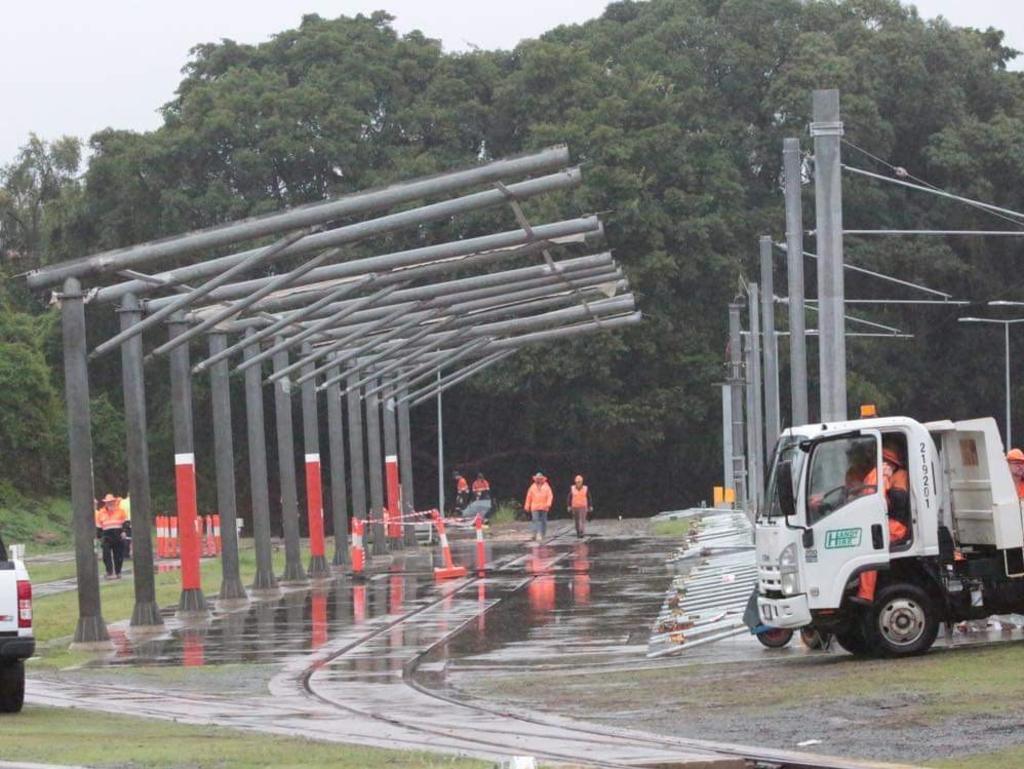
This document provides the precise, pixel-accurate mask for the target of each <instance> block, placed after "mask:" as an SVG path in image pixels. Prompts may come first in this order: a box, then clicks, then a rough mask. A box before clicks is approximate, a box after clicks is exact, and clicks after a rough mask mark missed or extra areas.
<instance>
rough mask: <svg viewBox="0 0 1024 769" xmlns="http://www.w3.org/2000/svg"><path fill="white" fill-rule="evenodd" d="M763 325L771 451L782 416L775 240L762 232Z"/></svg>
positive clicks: (767, 433)
mask: <svg viewBox="0 0 1024 769" xmlns="http://www.w3.org/2000/svg"><path fill="white" fill-rule="evenodd" d="M759 245H760V249H761V326H762V339H763V340H764V344H763V347H764V406H765V419H764V429H765V447H766V448H767V449H768V451H769V452H770V451H771V450H772V449H773V448H774V447H775V441H776V440H778V437H779V433H781V432H782V429H781V426H780V422H781V419H780V416H779V343H778V339H777V337H776V336H775V275H774V270H773V269H772V239H771V238H770V237H769V236H767V235H762V236H761V240H760V243H759Z"/></svg>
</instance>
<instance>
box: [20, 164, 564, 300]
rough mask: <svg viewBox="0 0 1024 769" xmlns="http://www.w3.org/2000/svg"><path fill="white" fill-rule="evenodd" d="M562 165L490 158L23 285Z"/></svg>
mask: <svg viewBox="0 0 1024 769" xmlns="http://www.w3.org/2000/svg"><path fill="white" fill-rule="evenodd" d="M568 162H569V150H568V148H566V147H565V146H557V147H550V148H547V149H544V150H541V151H540V152H536V153H532V154H529V155H523V156H520V157H516V158H508V159H503V160H496V161H493V162H491V163H487V164H484V165H482V166H476V167H472V168H467V169H462V170H458V171H451V172H448V173H444V174H438V175H436V176H432V177H428V178H425V179H417V180H413V181H410V182H401V183H398V184H394V185H391V186H389V187H384V188H381V189H376V190H369V191H366V192H359V193H355V194H352V195H347V196H345V197H342V198H336V199H334V200H329V201H325V202H323V203H313V204H310V205H307V206H302V207H299V208H293V209H290V210H286V211H282V212H280V213H275V214H268V215H266V216H262V217H254V218H250V219H242V220H239V221H236V222H231V223H229V224H224V225H218V226H215V227H210V228H207V229H205V230H199V231H197V232H191V233H188V234H186V235H181V236H178V237H174V238H167V239H165V240H158V241H151V242H149V243H143V244H140V245H137V246H131V247H129V248H122V249H117V250H115V251H106V252H103V253H100V254H94V255H92V256H88V257H84V258H82V259H76V260H74V261H70V262H65V263H63V264H57V265H53V266H51V267H46V268H40V269H38V270H33V271H32V272H31V273H29V275H28V285H29V286H30V287H31V288H45V287H47V286H52V285H55V284H57V283H59V282H61V281H62V280H64V279H65V278H68V277H83V276H86V275H96V274H101V273H110V272H116V271H118V270H123V269H127V268H133V267H137V266H139V265H142V264H148V263H149V262H152V261H156V260H159V259H168V258H172V257H176V256H181V255H183V254H188V253H194V252H196V251H203V250H208V249H214V248H220V247H221V246H226V245H229V244H231V243H238V242H241V241H245V240H252V239H254V238H260V237H265V236H267V235H273V234H275V233H277V232H282V231H285V230H292V229H297V228H300V227H310V226H313V225H317V224H325V223H327V222H330V221H333V220H335V219H339V218H342V217H346V216H352V215H353V214H362V213H367V212H370V211H377V210H383V209H386V208H391V207H393V206H396V205H399V204H401V203H405V202H408V201H411V200H416V199H418V198H424V197H429V196H432V195H438V194H443V193H447V192H451V191H454V190H457V189H462V188H465V187H469V186H472V185H476V184H484V183H487V182H490V181H495V180H498V179H503V178H505V177H509V176H522V175H524V174H531V173H536V172H539V171H547V170H550V169H553V168H560V167H562V166H564V165H566V164H567V163H568ZM221 269H223V267H218V268H217V269H216V270H215V272H219V271H220V270H221ZM186 280H187V278H186ZM146 288H147V286H145V285H135V286H133V287H131V288H127V287H126V288H125V291H135V292H141V291H145V290H146Z"/></svg>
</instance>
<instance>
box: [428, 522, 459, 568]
mask: <svg viewBox="0 0 1024 769" xmlns="http://www.w3.org/2000/svg"><path fill="white" fill-rule="evenodd" d="M431 512H432V513H433V516H434V526H435V527H436V528H437V538H438V539H439V540H441V557H442V558H443V559H444V566H441V567H437V568H435V569H434V578H435V579H456V578H458V577H465V576H466V567H465V566H456V565H455V562H454V561H452V549H451V547H450V546H449V544H448V535H447V534H445V531H444V516H443V515H441V513H440V512H439V511H437V510H432V511H431Z"/></svg>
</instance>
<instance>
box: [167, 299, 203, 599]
mask: <svg viewBox="0 0 1024 769" xmlns="http://www.w3.org/2000/svg"><path fill="white" fill-rule="evenodd" d="M167 329H168V335H169V336H170V338H172V339H173V338H174V337H176V336H178V335H180V334H184V333H185V332H186V331H188V323H186V322H185V321H184V319H183V318H182V315H181V313H176V314H175V315H174V316H173V317H172V319H171V321H170V322H169V323H168V324H167ZM169 361H170V368H171V419H172V422H173V428H174V480H175V484H174V485H175V497H176V499H177V509H178V540H179V542H180V543H181V546H180V550H181V597H180V598H179V599H178V611H179V612H182V613H185V614H191V613H196V612H205V611H206V610H207V608H208V607H207V605H206V596H204V595H203V589H202V584H201V582H200V576H199V555H200V543H199V531H198V524H199V516H198V510H197V504H196V455H195V445H194V438H193V434H192V425H193V422H192V373H191V366H190V365H189V350H188V345H187V344H183V345H179V346H178V347H176V348H175V349H174V350H173V351H172V353H171V355H170V356H169Z"/></svg>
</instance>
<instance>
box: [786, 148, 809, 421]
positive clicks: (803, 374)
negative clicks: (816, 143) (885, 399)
mask: <svg viewBox="0 0 1024 769" xmlns="http://www.w3.org/2000/svg"><path fill="white" fill-rule="evenodd" d="M782 166H783V170H784V174H785V177H786V179H785V191H786V195H785V197H786V276H787V279H788V283H789V393H790V405H791V417H790V418H791V420H792V422H791V423H792V424H794V425H805V424H807V423H808V422H810V421H811V420H810V415H809V414H808V408H807V337H806V325H805V315H804V215H803V203H802V199H801V194H800V187H801V182H802V180H803V164H802V161H801V159H800V140H799V139H784V140H783V142H782Z"/></svg>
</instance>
